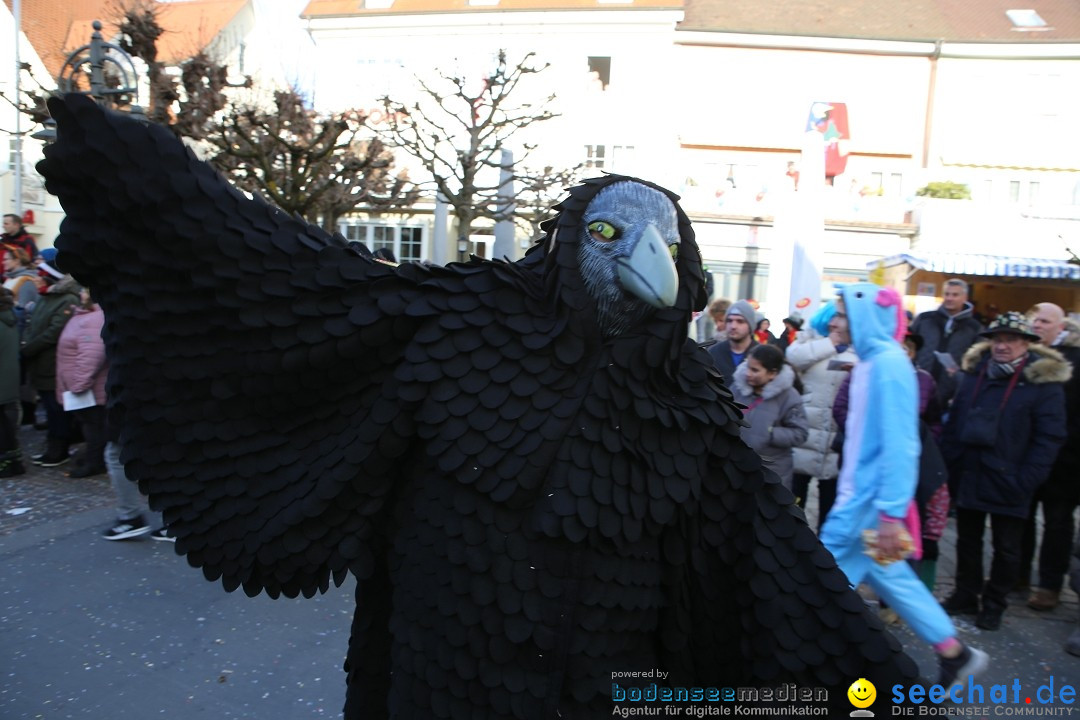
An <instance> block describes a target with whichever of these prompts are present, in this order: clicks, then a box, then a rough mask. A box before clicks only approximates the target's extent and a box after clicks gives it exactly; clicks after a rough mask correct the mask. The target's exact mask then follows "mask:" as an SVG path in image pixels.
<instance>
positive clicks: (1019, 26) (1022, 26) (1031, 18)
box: [1005, 10, 1051, 32]
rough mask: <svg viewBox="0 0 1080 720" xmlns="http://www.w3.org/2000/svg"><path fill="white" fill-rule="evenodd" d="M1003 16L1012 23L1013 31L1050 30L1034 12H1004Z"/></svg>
mask: <svg viewBox="0 0 1080 720" xmlns="http://www.w3.org/2000/svg"><path fill="white" fill-rule="evenodd" d="M1005 15H1006V16H1007V17H1008V18H1009V20H1010V21H1011V22H1012V24H1013V27H1012V29H1013V30H1019V31H1021V32H1032V31H1037V30H1050V29H1051V28H1050V26H1048V25H1047V24H1046V21H1045V20H1043V19H1042V17H1041V16H1040V15H1039V13H1038V12H1036V11H1035V10H1006V11H1005Z"/></svg>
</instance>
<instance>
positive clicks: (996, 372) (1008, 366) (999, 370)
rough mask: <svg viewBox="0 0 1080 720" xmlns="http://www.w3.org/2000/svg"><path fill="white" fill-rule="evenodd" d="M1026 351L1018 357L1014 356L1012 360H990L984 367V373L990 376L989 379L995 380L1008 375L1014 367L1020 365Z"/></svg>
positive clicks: (1013, 370)
mask: <svg viewBox="0 0 1080 720" xmlns="http://www.w3.org/2000/svg"><path fill="white" fill-rule="evenodd" d="M1027 356H1028V354H1027V353H1024V354H1023V355H1021V356H1020V357H1018V358H1016V359H1015V360H1013V361H1012V362H1006V363H999V362H994V361H993V360H991V361H990V364H989V365H988V366H987V367H986V374H987V375H989V376H990V379H991V380H997V379H998V378H1003V377H1009V376H1010V375H1012V374H1013V373H1015V372H1016V368H1018V367H1020V364H1021V363H1023V362H1024V361H1025V360H1027Z"/></svg>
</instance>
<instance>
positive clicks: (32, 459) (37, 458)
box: [30, 453, 45, 465]
mask: <svg viewBox="0 0 1080 720" xmlns="http://www.w3.org/2000/svg"><path fill="white" fill-rule="evenodd" d="M44 457H45V453H39V454H37V455H31V456H30V462H32V463H34V464H35V465H40V464H41V461H42V459H43V458H44Z"/></svg>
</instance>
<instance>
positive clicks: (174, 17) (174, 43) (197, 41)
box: [158, 0, 251, 63]
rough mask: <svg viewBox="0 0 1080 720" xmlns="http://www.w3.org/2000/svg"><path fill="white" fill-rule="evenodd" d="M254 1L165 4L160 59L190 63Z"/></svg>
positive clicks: (190, 0)
mask: <svg viewBox="0 0 1080 720" xmlns="http://www.w3.org/2000/svg"><path fill="white" fill-rule="evenodd" d="M250 1H251V0H186V1H185V2H170V3H162V12H161V20H160V22H161V25H162V27H164V28H165V31H166V32H165V34H164V35H162V36H161V37H160V38H159V39H158V58H159V59H161V60H163V61H164V62H166V63H172V62H178V61H180V60H186V59H187V58H189V57H191V56H192V55H194V54H195V53H197V52H199V51H200V50H205V49H206V47H207V46H208V45H209V44H210V43H211V42H212V41H213V39H214V38H215V37H216V36H217V34H218V33H220V32H221V31H222V30H223V29H224V28H225V26H226V25H228V24H229V23H230V22H232V19H233V18H235V17H236V14H237V13H238V12H240V11H241V10H242V9H243V8H244V6H245V5H247V4H248V3H249V2H250Z"/></svg>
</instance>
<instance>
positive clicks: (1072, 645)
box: [1065, 628, 1080, 656]
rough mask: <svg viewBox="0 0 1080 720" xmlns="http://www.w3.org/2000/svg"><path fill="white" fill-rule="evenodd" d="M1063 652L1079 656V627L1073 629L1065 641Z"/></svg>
mask: <svg viewBox="0 0 1080 720" xmlns="http://www.w3.org/2000/svg"><path fill="white" fill-rule="evenodd" d="M1065 652H1067V653H1069V654H1070V655H1077V656H1080V628H1078V629H1076V630H1073V632H1072V635H1070V636H1069V639H1068V640H1066V641H1065Z"/></svg>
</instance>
